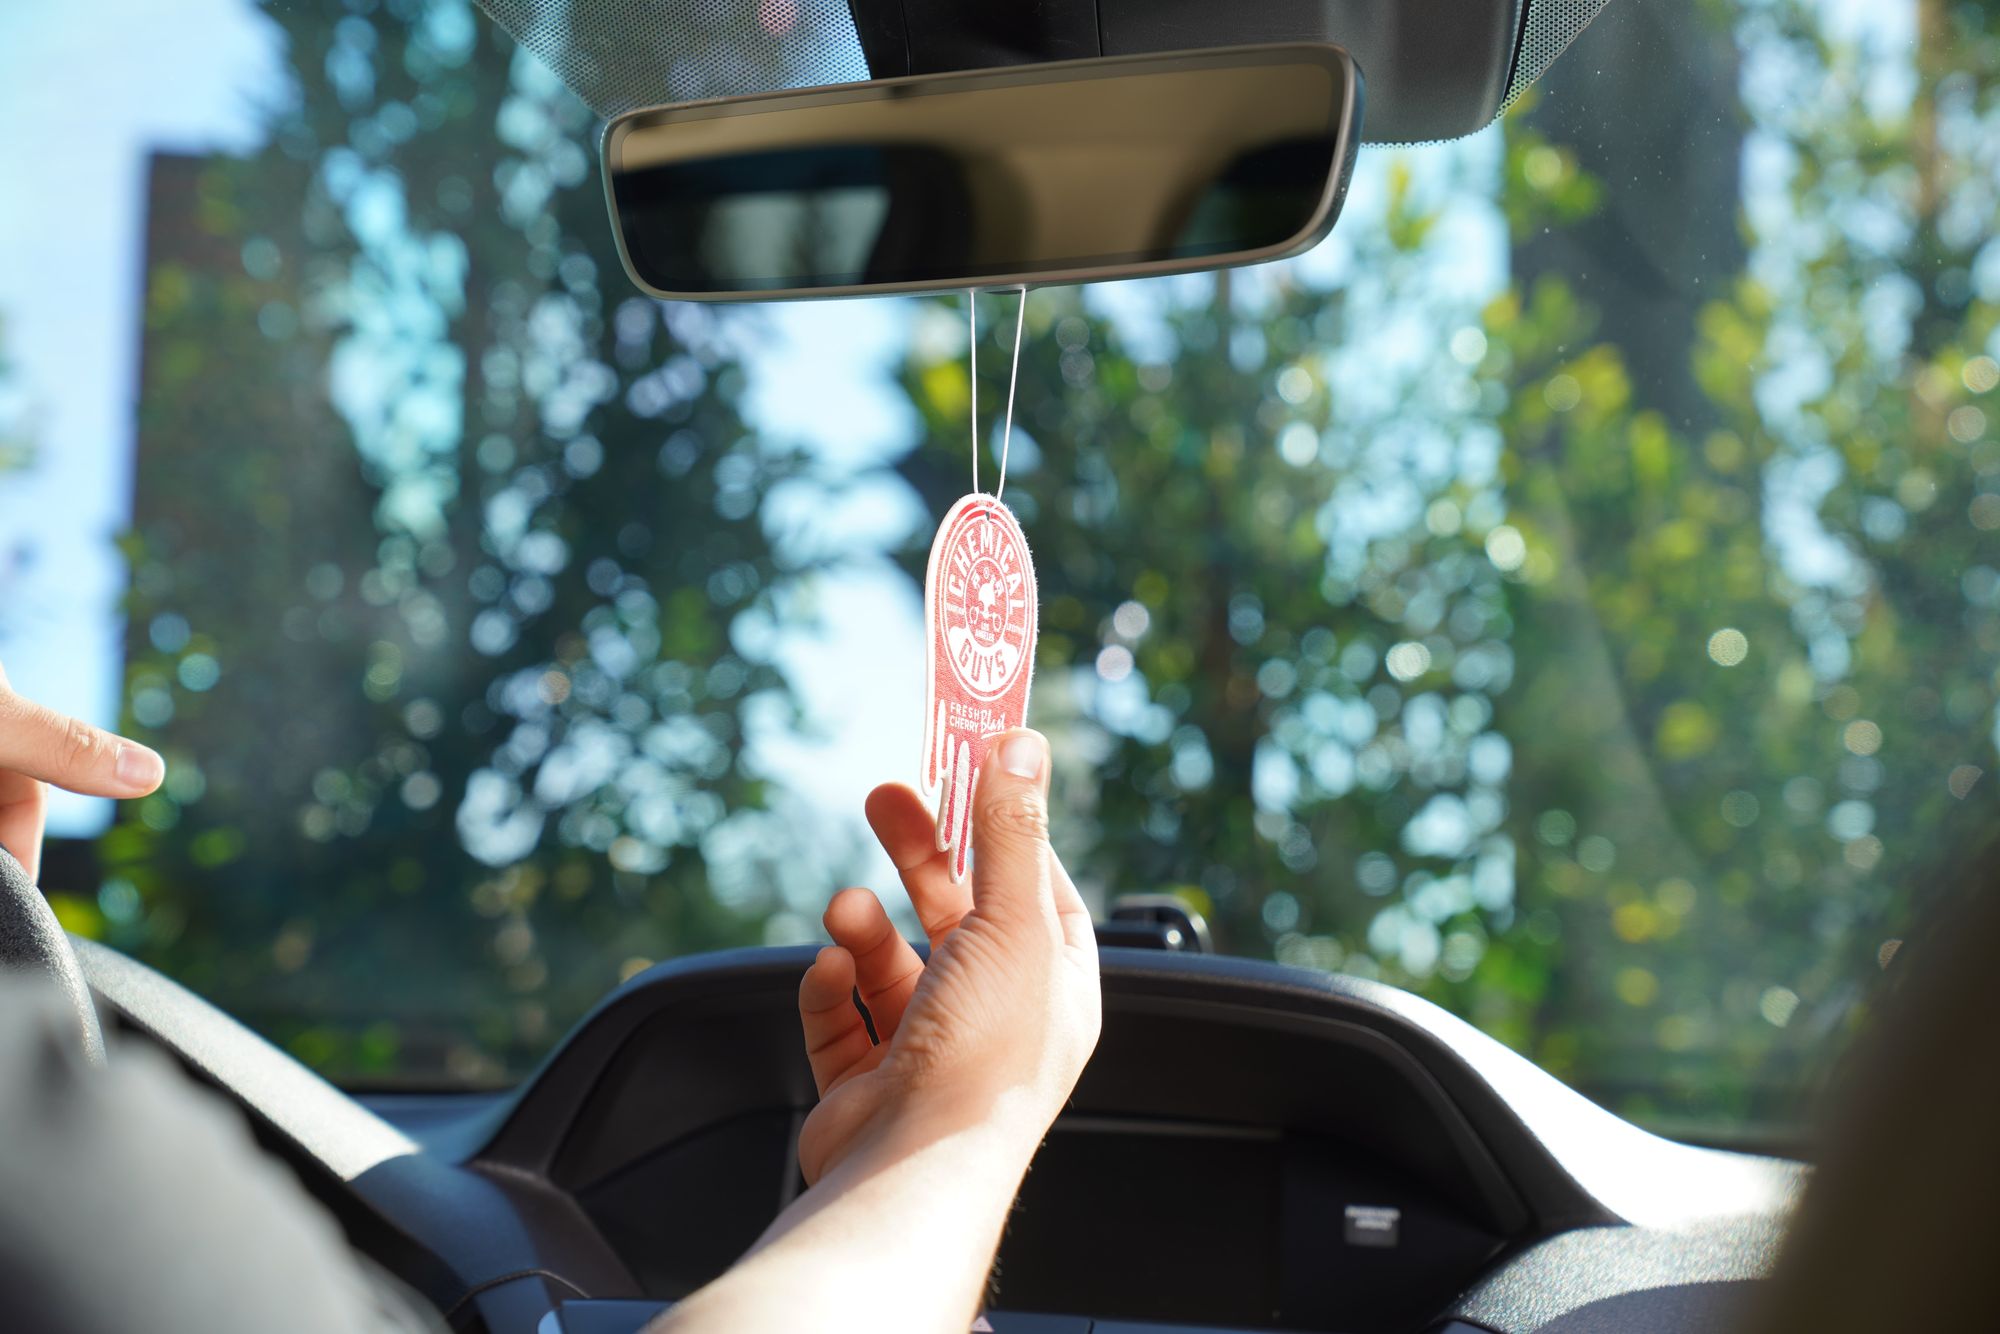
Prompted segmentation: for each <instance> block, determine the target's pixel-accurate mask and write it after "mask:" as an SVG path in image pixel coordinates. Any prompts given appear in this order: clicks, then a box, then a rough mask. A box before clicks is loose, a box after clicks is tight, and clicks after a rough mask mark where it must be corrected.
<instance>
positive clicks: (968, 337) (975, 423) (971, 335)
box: [965, 290, 979, 495]
mask: <svg viewBox="0 0 2000 1334" xmlns="http://www.w3.org/2000/svg"><path fill="white" fill-rule="evenodd" d="M965 341H966V345H967V346H968V347H970V348H971V349H972V493H973V494H974V495H978V494H979V293H978V292H977V291H976V290H974V291H968V292H967V293H966V294H965Z"/></svg>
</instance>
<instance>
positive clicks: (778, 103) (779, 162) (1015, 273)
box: [604, 45, 1361, 300]
mask: <svg viewBox="0 0 2000 1334" xmlns="http://www.w3.org/2000/svg"><path fill="white" fill-rule="evenodd" d="M1360 122H1361V76H1360V74H1359V72H1358V71H1357V70H1356V68H1355V65H1354V62H1353V61H1352V60H1350V59H1349V58H1348V55H1347V53H1346V52H1345V51H1342V50H1341V49H1340V48H1338V47H1333V46H1324V45H1286V46H1261V47H1239V48H1233V49H1224V50H1209V51H1198V52H1188V53H1184V54H1178V55H1165V56H1130V57H1117V58H1113V59H1108V60H1076V61H1066V62H1063V63H1061V64H1053V65H1028V66H1014V67H1010V68H1003V69H991V70H975V71H970V72H965V73H957V74H933V75H917V76H914V77H911V78H902V79H886V80H882V81H880V82H874V83H860V84H843V85H837V86H834V87H829V88H808V89H801V90H797V91H792V92H781V93H770V94H761V95H758V96H754V97H732V98H725V99H722V100H719V101H711V102H692V103H686V104H683V105H678V106H666V107H655V108H652V109H649V110H643V111H633V112H628V113H626V114H625V115H622V116H620V117H618V118H617V119H616V120H614V121H613V122H612V123H611V125H610V126H609V128H608V129H607V130H606V131H605V136H604V175H605V181H606V183H607V188H608V190H609V193H610V198H611V210H612V215H613V222H614V225H615V230H616V233H617V237H618V247H619V253H620V254H621V256H622V257H623V258H624V260H625V267H626V270H627V271H628V272H629V273H630V274H631V276H632V278H633V280H634V281H636V282H637V283H638V284H639V286H640V287H642V288H644V289H645V290H646V291H647V292H649V293H651V294H652V295H654V296H661V297H677V298H692V299H696V300H769V299H773V298H782V297H806V296H852V295H858V294H865V293H876V292H910V291H932V290H941V289H947V288H956V287H1007V286H1013V285H1015V284H1021V283H1026V284H1035V283H1050V282H1059V283H1068V282H1087V281H1091V280H1094V279H1102V278H1130V277H1139V276H1145V275H1152V274H1163V273H1186V272H1190V271H1193V270H1197V269H1213V268H1221V267H1223V266H1225V265H1231V264H1245V263H1253V262H1256V261H1259V260H1268V259H1278V258H1282V257H1283V256H1286V255H1291V254H1296V253H1298V252H1299V251H1301V250H1305V249H1308V248H1309V247H1311V246H1312V245H1313V244H1314V243H1316V242H1317V241H1319V240H1320V238H1321V237H1323V236H1325V235H1326V233H1327V231H1328V229H1329V228H1331V227H1332V226H1333V220H1334V217H1335V215H1336V214H1337V213H1338V212H1339V210H1340V204H1341V199H1342V197H1343V196H1344V195H1345V193H1346V190H1347V180H1348V176H1349V174H1350V172H1351V170H1352V168H1353V165H1354V148H1355V145H1356V144H1357V143H1358V142H1359V140H1360V129H1361V126H1360Z"/></svg>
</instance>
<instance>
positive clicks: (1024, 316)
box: [993, 283, 1028, 500]
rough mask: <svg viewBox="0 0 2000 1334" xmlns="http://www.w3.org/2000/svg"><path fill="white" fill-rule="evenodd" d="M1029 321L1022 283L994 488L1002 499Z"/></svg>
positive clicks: (1024, 289)
mask: <svg viewBox="0 0 2000 1334" xmlns="http://www.w3.org/2000/svg"><path fill="white" fill-rule="evenodd" d="M1027 323H1028V285H1027V284H1026V283H1022V284H1021V304H1020V305H1019V306H1018V307H1017V308H1016V309H1015V311H1014V366H1013V369H1012V370H1010V371H1008V372H1007V419H1006V424H1005V425H1003V426H1002V427H1001V428H1000V482H999V485H997V486H995V487H994V488H993V499H995V500H998V499H1000V493H1001V492H1002V491H1005V490H1006V489H1007V446H1008V445H1010V444H1012V443H1013V440H1014V386H1015V385H1017V384H1019V383H1020V381H1021V331H1022V330H1023V329H1025V328H1026V327H1027Z"/></svg>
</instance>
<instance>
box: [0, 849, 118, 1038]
mask: <svg viewBox="0 0 2000 1334" xmlns="http://www.w3.org/2000/svg"><path fill="white" fill-rule="evenodd" d="M0 969H11V970H13V971H16V972H19V973H22V974H24V975H28V976H39V977H43V978H46V979H48V980H49V981H50V982H52V983H54V984H55V988H56V990H57V991H59V992H61V993H62V996H63V998H64V999H65V1000H67V1001H68V1002H69V1010H70V1013H71V1014H72V1016H73V1017H74V1018H75V1020H76V1024H75V1034H76V1040H77V1045H78V1047H79V1048H80V1049H81V1050H82V1052H83V1055H84V1059H85V1060H87V1061H89V1062H90V1063H91V1064H93V1065H102V1064H103V1063H104V1030H103V1028H102V1027H100V1026H99V1024H98V1022H97V1006H96V1005H95V1004H93V1003H92V1002H91V999H90V986H89V984H88V983H86V982H85V981H84V980H83V968H82V966H81V965H80V964H78V963H77V959H76V951H75V950H73V949H71V948H70V943H69V937H68V936H67V935H65V934H64V933H63V929H62V924H61V923H60V922H58V921H56V915H55V912H54V911H53V910H52V909H51V908H50V907H49V901H48V900H47V899H45V898H43V897H42V891H41V890H39V889H37V888H36V887H35V882H34V881H32V880H30V879H29V878H28V873H27V871H25V870H24V869H22V867H21V863H19V862H17V861H15V860H14V858H13V857H12V856H11V855H10V854H9V853H8V852H7V851H6V850H5V849H4V848H0Z"/></svg>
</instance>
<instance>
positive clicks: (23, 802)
mask: <svg viewBox="0 0 2000 1334" xmlns="http://www.w3.org/2000/svg"><path fill="white" fill-rule="evenodd" d="M48 794H49V790H48V789H47V788H45V787H43V786H42V785H41V784H40V783H38V782H36V781H35V780H34V779H32V778H30V777H28V776H27V775H26V774H16V773H8V772H7V771H6V770H4V769H0V848H5V849H7V851H8V852H10V853H12V854H13V856H14V860H15V861H17V862H19V863H21V869H23V870H25V871H26V872H27V873H28V879H30V880H37V879H39V878H40V876H41V869H42V868H41V863H42V821H43V814H44V812H45V811H46V810H47V808H48Z"/></svg>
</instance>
